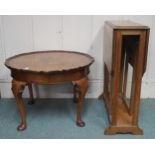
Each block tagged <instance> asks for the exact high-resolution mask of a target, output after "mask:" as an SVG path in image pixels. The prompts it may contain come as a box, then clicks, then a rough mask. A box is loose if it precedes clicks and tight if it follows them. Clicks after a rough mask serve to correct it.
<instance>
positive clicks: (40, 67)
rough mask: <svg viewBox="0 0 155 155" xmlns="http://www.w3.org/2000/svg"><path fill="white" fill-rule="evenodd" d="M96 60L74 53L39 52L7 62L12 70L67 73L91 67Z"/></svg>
mask: <svg viewBox="0 0 155 155" xmlns="http://www.w3.org/2000/svg"><path fill="white" fill-rule="evenodd" d="M93 61H94V59H93V58H92V57H91V56H89V55H87V54H84V53H79V52H72V51H39V52H30V53H24V54H19V55H16V56H14V57H11V58H9V59H7V60H6V62H5V65H6V66H7V67H8V68H10V69H16V70H23V71H32V72H55V71H67V70H72V69H78V68H82V67H86V66H89V65H91V64H92V63H93Z"/></svg>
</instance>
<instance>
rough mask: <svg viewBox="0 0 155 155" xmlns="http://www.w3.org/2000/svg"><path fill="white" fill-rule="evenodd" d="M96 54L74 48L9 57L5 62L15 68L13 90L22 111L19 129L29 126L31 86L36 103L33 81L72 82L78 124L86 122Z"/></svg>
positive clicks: (38, 82)
mask: <svg viewBox="0 0 155 155" xmlns="http://www.w3.org/2000/svg"><path fill="white" fill-rule="evenodd" d="M93 62H94V59H93V57H91V56H89V55H88V54H85V53H80V52H73V51H62V50H53V51H35V52H29V53H23V54H19V55H15V56H13V57H10V58H8V59H6V61H5V65H6V67H7V68H9V69H10V70H11V76H12V78H13V80H12V92H13V94H14V97H15V99H16V102H17V106H18V109H19V112H20V115H21V123H20V125H19V126H18V127H17V129H18V130H19V131H22V130H24V129H26V127H27V125H26V112H25V108H24V102H23V99H22V94H23V91H24V88H25V86H28V89H29V95H30V100H29V104H33V103H34V98H33V89H32V84H33V83H36V84H53V83H60V82H72V84H73V94H74V98H73V99H74V100H73V101H74V102H75V103H77V115H76V124H77V125H78V126H80V127H83V126H84V125H85V122H84V121H82V119H81V111H82V107H83V104H84V97H85V95H86V92H87V89H88V74H89V66H90V65H91V64H92V63H93Z"/></svg>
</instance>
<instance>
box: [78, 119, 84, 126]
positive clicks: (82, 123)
mask: <svg viewBox="0 0 155 155" xmlns="http://www.w3.org/2000/svg"><path fill="white" fill-rule="evenodd" d="M76 125H77V126H79V127H84V126H85V122H84V121H81V120H80V121H76Z"/></svg>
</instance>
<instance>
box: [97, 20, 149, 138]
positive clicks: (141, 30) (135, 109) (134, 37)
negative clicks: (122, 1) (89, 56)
mask: <svg viewBox="0 0 155 155" xmlns="http://www.w3.org/2000/svg"><path fill="white" fill-rule="evenodd" d="M104 30H105V40H104V42H105V44H104V46H105V61H104V91H103V93H102V94H101V95H100V97H99V98H100V99H104V100H105V102H106V108H107V112H108V118H109V127H108V128H107V129H106V130H105V134H107V135H110V134H116V133H132V134H143V131H142V130H141V129H140V128H139V126H138V114H139V107H140V92H141V81H142V76H143V74H144V73H145V70H146V63H147V48H148V38H149V28H148V27H147V26H143V25H140V24H136V23H133V22H131V21H108V22H105V29H104ZM129 64H130V65H131V67H132V69H133V74H132V81H131V92H130V99H128V98H127V96H126V92H127V78H128V65H129Z"/></svg>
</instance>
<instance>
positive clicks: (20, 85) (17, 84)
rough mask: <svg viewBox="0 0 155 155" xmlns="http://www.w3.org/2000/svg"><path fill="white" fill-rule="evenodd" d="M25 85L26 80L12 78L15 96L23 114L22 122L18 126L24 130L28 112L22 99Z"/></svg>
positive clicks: (20, 129)
mask: <svg viewBox="0 0 155 155" xmlns="http://www.w3.org/2000/svg"><path fill="white" fill-rule="evenodd" d="M25 86H26V83H25V82H21V81H16V80H12V92H13V94H14V96H15V99H16V102H17V105H18V108H19V112H20V115H21V123H20V125H19V126H18V128H17V130H19V131H22V130H24V129H25V128H26V113H25V109H24V103H23V99H22V93H23V90H24V88H25Z"/></svg>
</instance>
